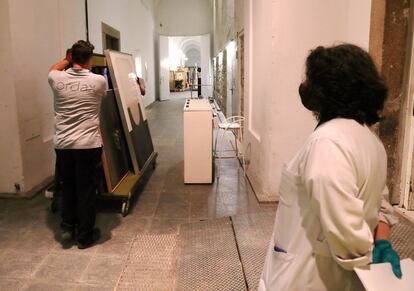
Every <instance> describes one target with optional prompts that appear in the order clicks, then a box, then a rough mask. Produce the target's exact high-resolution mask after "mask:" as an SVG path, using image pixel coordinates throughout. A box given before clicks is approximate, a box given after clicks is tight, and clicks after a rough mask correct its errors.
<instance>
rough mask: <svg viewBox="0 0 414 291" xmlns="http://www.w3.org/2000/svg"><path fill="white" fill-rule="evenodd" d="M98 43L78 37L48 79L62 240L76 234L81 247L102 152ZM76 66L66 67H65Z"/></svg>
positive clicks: (95, 235)
mask: <svg viewBox="0 0 414 291" xmlns="http://www.w3.org/2000/svg"><path fill="white" fill-rule="evenodd" d="M93 49H94V46H93V45H92V44H91V43H89V42H86V41H83V40H80V41H78V42H76V43H75V44H74V45H73V46H72V50H71V54H67V56H66V58H65V59H63V60H62V61H59V62H58V63H56V64H54V65H53V66H52V67H51V68H50V71H49V76H48V79H49V84H50V87H51V88H52V91H53V94H54V107H55V138H54V143H55V149H56V160H57V162H56V164H57V172H58V173H59V176H60V180H61V181H62V223H61V228H62V240H63V241H69V240H72V239H74V238H75V234H76V241H77V245H78V248H80V249H83V248H87V247H90V246H92V245H93V244H94V243H95V242H96V241H97V240H98V239H99V237H100V231H99V229H95V228H94V226H95V216H96V214H95V200H96V187H97V183H96V182H97V181H96V171H97V166H98V163H99V161H100V160H101V154H102V139H101V134H100V131H99V111H100V104H101V98H102V97H103V96H104V94H105V90H106V81H105V78H104V77H103V76H100V75H96V74H93V73H91V71H90V69H91V67H92V56H93ZM70 63H73V66H72V67H71V68H69V69H67V70H66V71H65V68H66V67H67V66H68V65H69V64H70Z"/></svg>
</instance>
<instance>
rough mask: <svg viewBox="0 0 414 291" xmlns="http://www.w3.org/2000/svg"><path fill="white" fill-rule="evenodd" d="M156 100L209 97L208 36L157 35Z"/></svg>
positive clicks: (210, 92) (210, 89)
mask: <svg viewBox="0 0 414 291" xmlns="http://www.w3.org/2000/svg"><path fill="white" fill-rule="evenodd" d="M159 45H160V47H159V55H160V64H159V65H160V84H159V85H160V100H161V101H164V100H169V99H171V98H191V97H193V98H194V97H198V96H199V95H201V96H202V97H204V98H207V97H210V96H212V88H211V79H212V72H211V64H210V45H211V44H210V35H209V34H206V35H199V36H185V37H180V36H160V40H159Z"/></svg>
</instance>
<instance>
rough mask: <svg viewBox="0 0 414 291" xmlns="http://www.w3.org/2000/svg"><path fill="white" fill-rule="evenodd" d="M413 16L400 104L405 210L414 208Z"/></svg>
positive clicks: (401, 185) (401, 200)
mask: <svg viewBox="0 0 414 291" xmlns="http://www.w3.org/2000/svg"><path fill="white" fill-rule="evenodd" d="M410 10H411V12H414V3H411V7H410ZM413 28H414V17H411V18H410V23H409V28H408V38H409V39H408V41H407V52H408V53H407V59H406V62H405V78H404V95H403V96H404V101H403V105H402V111H403V123H402V128H403V130H402V135H401V136H400V138H401V139H402V140H403V143H402V144H403V149H402V160H401V168H402V170H401V183H400V193H401V196H400V203H399V206H400V207H403V208H405V209H407V210H414V197H413V194H412V192H413V190H414V185H412V181H413V179H414V171H413V169H414V167H413V162H414V160H413V155H414V116H413V115H414V112H413V111H414V50H413V49H414V46H413V40H414V31H413Z"/></svg>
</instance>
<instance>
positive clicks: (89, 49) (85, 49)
mask: <svg viewBox="0 0 414 291" xmlns="http://www.w3.org/2000/svg"><path fill="white" fill-rule="evenodd" d="M94 48H95V47H94V46H93V44H91V43H90V42H89V41H84V40H78V41H77V42H76V43H75V44H74V45H73V46H72V62H73V63H75V64H79V65H85V64H86V63H87V62H88V61H89V59H90V58H91V57H92V56H93V50H94Z"/></svg>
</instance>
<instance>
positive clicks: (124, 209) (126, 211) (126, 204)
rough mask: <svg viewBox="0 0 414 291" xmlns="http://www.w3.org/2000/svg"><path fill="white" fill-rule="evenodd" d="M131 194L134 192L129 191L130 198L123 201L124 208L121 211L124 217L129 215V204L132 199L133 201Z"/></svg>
mask: <svg viewBox="0 0 414 291" xmlns="http://www.w3.org/2000/svg"><path fill="white" fill-rule="evenodd" d="M131 196H132V193H131V192H129V193H128V198H127V199H126V200H125V201H124V202H122V209H121V213H122V216H123V217H125V216H127V215H128V212H129V205H130V201H131Z"/></svg>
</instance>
